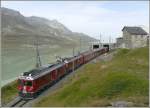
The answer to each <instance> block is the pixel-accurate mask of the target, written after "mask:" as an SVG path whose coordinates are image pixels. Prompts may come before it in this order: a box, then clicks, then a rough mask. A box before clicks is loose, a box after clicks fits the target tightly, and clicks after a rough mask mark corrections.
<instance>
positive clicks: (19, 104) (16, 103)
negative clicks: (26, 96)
mask: <svg viewBox="0 0 150 108" xmlns="http://www.w3.org/2000/svg"><path fill="white" fill-rule="evenodd" d="M28 102H29V100H23V99H20V98H19V97H17V99H16V100H15V101H14V102H13V103H11V105H9V107H23V105H25V104H26V103H28Z"/></svg>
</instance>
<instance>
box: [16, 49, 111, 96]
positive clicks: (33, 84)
mask: <svg viewBox="0 0 150 108" xmlns="http://www.w3.org/2000/svg"><path fill="white" fill-rule="evenodd" d="M106 52H108V48H106V47H104V48H102V49H97V50H90V51H86V52H84V53H81V54H79V55H78V56H75V57H71V58H65V59H64V60H63V61H62V62H59V63H55V64H49V65H47V66H42V67H40V68H37V69H33V70H31V71H29V72H24V73H23V75H21V76H20V77H19V79H18V82H19V85H18V90H19V96H20V97H21V98H23V99H33V98H35V97H36V96H38V95H39V93H40V92H41V91H42V90H43V89H45V88H47V87H49V86H51V85H52V84H54V83H55V82H57V81H58V80H59V79H61V78H62V77H64V76H65V75H66V74H68V73H70V72H72V71H73V69H77V68H79V67H80V66H81V65H83V64H85V63H87V62H89V61H90V60H92V59H94V58H96V57H97V56H99V55H101V54H103V53H106Z"/></svg>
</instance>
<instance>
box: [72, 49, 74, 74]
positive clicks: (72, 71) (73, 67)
mask: <svg viewBox="0 0 150 108" xmlns="http://www.w3.org/2000/svg"><path fill="white" fill-rule="evenodd" d="M73 58H74V47H73ZM72 72H74V60H73V65H72Z"/></svg>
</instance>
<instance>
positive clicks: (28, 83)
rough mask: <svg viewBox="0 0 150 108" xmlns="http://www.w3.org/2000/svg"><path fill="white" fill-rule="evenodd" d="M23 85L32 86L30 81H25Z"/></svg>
mask: <svg viewBox="0 0 150 108" xmlns="http://www.w3.org/2000/svg"><path fill="white" fill-rule="evenodd" d="M24 85H25V86H32V81H25V83H24Z"/></svg>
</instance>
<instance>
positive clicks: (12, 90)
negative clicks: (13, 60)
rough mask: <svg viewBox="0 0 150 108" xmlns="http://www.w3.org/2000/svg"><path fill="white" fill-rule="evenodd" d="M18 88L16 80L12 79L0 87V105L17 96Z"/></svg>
mask: <svg viewBox="0 0 150 108" xmlns="http://www.w3.org/2000/svg"><path fill="white" fill-rule="evenodd" d="M17 93H18V90H17V81H13V82H11V83H9V84H7V85H5V86H3V87H2V88H1V103H2V105H5V104H7V103H8V102H10V101H11V100H13V98H14V97H16V96H18V94H17Z"/></svg>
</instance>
